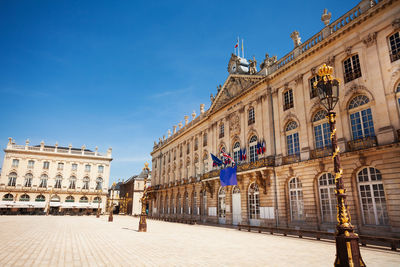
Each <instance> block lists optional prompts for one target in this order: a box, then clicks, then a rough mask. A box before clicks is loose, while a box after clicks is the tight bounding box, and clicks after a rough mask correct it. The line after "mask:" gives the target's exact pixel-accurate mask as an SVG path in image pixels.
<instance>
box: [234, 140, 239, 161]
mask: <svg viewBox="0 0 400 267" xmlns="http://www.w3.org/2000/svg"><path fill="white" fill-rule="evenodd" d="M233 160H234V161H235V162H236V163H238V162H239V161H240V143H239V142H236V143H235V144H234V145H233Z"/></svg>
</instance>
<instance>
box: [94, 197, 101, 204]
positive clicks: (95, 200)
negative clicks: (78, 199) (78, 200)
mask: <svg viewBox="0 0 400 267" xmlns="http://www.w3.org/2000/svg"><path fill="white" fill-rule="evenodd" d="M93 203H101V197H95V198H93Z"/></svg>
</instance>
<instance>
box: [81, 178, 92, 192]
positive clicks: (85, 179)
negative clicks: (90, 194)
mask: <svg viewBox="0 0 400 267" xmlns="http://www.w3.org/2000/svg"><path fill="white" fill-rule="evenodd" d="M89 181H90V179H89V177H87V176H86V177H84V178H83V186H82V189H89Z"/></svg>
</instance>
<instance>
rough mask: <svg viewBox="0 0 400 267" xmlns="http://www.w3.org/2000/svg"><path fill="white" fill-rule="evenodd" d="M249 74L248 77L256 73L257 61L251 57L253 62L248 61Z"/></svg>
mask: <svg viewBox="0 0 400 267" xmlns="http://www.w3.org/2000/svg"><path fill="white" fill-rule="evenodd" d="M249 62H250V65H249V73H250V75H253V74H256V73H257V60H256V59H255V58H254V57H253V60H251V59H249Z"/></svg>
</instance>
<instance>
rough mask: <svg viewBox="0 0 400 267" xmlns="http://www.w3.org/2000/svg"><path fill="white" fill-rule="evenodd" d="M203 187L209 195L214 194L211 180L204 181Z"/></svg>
mask: <svg viewBox="0 0 400 267" xmlns="http://www.w3.org/2000/svg"><path fill="white" fill-rule="evenodd" d="M205 183H206V184H205V189H206V191H207V192H208V193H209V194H210V195H211V198H213V195H214V182H213V181H207V182H205Z"/></svg>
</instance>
